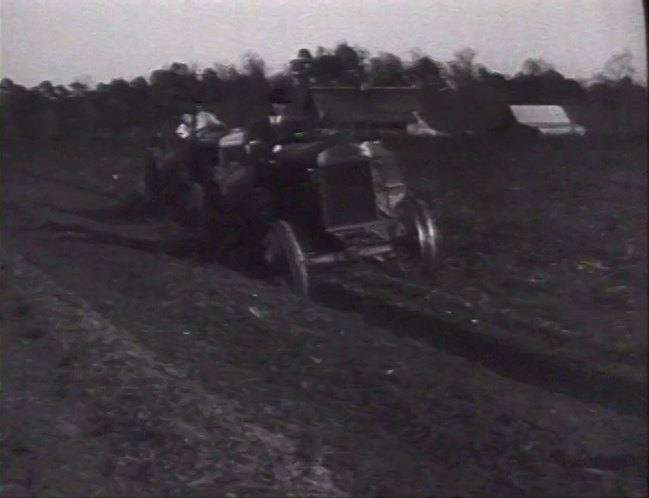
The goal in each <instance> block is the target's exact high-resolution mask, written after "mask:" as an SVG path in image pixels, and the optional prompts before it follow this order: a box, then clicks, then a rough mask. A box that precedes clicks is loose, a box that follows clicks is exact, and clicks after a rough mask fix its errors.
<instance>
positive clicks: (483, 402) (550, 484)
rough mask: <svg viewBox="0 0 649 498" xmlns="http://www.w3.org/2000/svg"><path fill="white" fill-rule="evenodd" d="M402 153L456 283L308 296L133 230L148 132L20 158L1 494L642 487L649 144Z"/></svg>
mask: <svg viewBox="0 0 649 498" xmlns="http://www.w3.org/2000/svg"><path fill="white" fill-rule="evenodd" d="M393 146H394V147H395V148H396V149H398V150H399V152H400V154H402V157H403V158H404V160H405V164H406V165H407V173H408V175H409V178H410V180H411V183H412V184H413V185H414V186H415V188H416V189H417V190H418V191H419V193H420V194H421V195H422V196H425V197H426V198H428V199H429V200H431V201H433V202H434V203H435V206H436V210H437V212H438V214H439V223H440V229H441V232H442V243H443V246H442V247H443V255H442V259H441V260H440V267H439V269H438V271H437V272H436V273H435V274H434V275H433V276H431V277H425V278H424V277H418V278H414V279H404V278H403V276H395V275H390V274H386V273H385V272H382V271H377V270H376V269H375V268H370V267H366V266H361V267H355V268H350V269H341V270H337V271H335V272H333V273H331V274H325V275H322V276H320V277H319V282H320V286H319V289H320V290H319V291H318V292H316V295H315V296H314V298H313V299H305V298H298V297H296V296H293V295H291V294H290V293H288V292H287V291H286V290H285V289H282V288H280V287H277V286H274V285H271V284H269V283H266V282H264V281H261V280H259V279H256V278H252V277H251V276H249V275H247V274H246V272H245V271H243V270H242V269H238V268H231V267H228V266H227V265H226V266H224V265H222V264H217V263H215V262H205V261H202V260H201V259H199V258H197V257H195V255H194V254H193V251H192V247H191V245H189V244H188V243H186V242H183V243H171V242H169V240H168V236H169V231H168V229H166V228H165V227H161V226H159V225H158V224H155V223H153V222H151V221H149V220H145V219H136V217H134V216H133V213H131V215H130V216H123V217H120V216H118V214H119V213H118V211H116V208H117V207H119V206H120V205H123V202H124V200H125V198H126V197H128V195H129V192H131V191H132V186H133V183H134V181H135V179H136V178H137V175H138V174H139V172H140V171H139V167H140V162H139V159H138V154H139V149H138V148H137V147H136V146H134V145H133V144H123V143H114V144H110V146H109V144H108V143H93V144H85V145H84V146H79V145H78V144H76V145H74V144H65V145H62V144H55V145H52V146H51V147H49V148H48V149H47V150H37V149H34V148H31V149H22V150H15V151H11V152H10V153H5V156H4V157H3V161H2V167H3V172H2V175H3V179H2V184H3V188H4V192H3V197H2V201H3V233H2V235H3V245H4V246H5V247H7V248H8V254H9V256H8V257H7V259H8V260H9V261H10V262H11V264H12V267H11V270H10V271H9V273H13V274H14V283H13V284H11V285H8V284H7V285H6V287H8V288H7V289H6V290H5V298H4V300H3V302H4V310H3V334H2V347H3V362H2V397H3V400H2V410H3V415H2V421H3V427H2V439H3V444H2V454H1V455H0V459H1V460H0V465H1V466H2V481H1V483H2V484H1V486H2V488H1V490H2V495H4V496H13V495H16V494H19V493H22V494H24V495H26V496H51V495H60V496H76V495H83V494H91V495H96V496H114V495H118V496H135V495H137V496H159V495H164V496H172V495H183V496H213V495H217V496H223V495H226V494H228V493H229V494H230V495H237V496H239V495H241V496H271V495H272V496H278V495H289V494H291V495H295V496H303V495H322V496H331V495H346V496H348V495H363V496H401V495H403V496H413V495H416V496H431V495H433V496H458V495H462V496H464V495H467V496H501V495H503V496H504V495H507V496H514V495H518V496H520V495H525V496H561V495H568V496H620V495H624V496H646V494H647V488H646V462H647V445H646V441H647V433H646V420H645V418H646V351H647V346H646V319H647V315H646V292H645V291H646V275H647V272H646V257H645V256H646V253H647V249H646V234H645V227H646V218H645V216H646V198H645V197H644V195H645V192H646V177H645V174H646V173H645V170H644V168H645V167H646V157H645V156H644V151H643V150H642V148H641V145H640V144H637V143H606V144H602V143H595V142H589V143H575V142H556V141H555V142H542V143H540V144H536V145H527V146H525V147H524V146H522V145H520V144H517V145H511V144H509V145H508V144H499V145H498V147H496V146H494V145H493V144H484V143H482V144H481V143H478V142H472V143H464V144H461V145H460V144H457V143H454V142H437V143H429V142H422V141H411V140H400V141H399V142H398V143H394V144H393ZM6 281H7V280H6V279H5V282H6ZM453 334H455V336H453V337H455V339H453V337H452V335H453ZM496 344H497V346H496ZM507 345H509V346H507ZM517 352H518V353H519V354H517ZM552 358H557V359H558V360H556V361H555V362H554V363H553V362H552V361H551V359H552ZM521 359H523V360H521ZM580 372H586V374H583V375H581V376H580ZM595 375H599V376H600V377H596V376H595ZM589 376H591V377H589ZM563 377H565V378H566V379H567V380H566V379H562V378H563ZM589 378H590V379H591V380H592V382H591V384H597V383H598V381H601V383H602V384H606V383H609V384H607V385H608V388H607V389H598V387H597V385H591V386H589V385H588V379H589ZM562 380H563V382H562ZM643 383H644V384H643ZM625 389H626V391H625Z"/></svg>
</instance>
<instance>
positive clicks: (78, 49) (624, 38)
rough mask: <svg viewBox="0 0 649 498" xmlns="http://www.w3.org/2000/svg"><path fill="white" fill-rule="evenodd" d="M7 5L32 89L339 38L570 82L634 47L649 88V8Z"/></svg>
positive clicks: (217, 1)
mask: <svg viewBox="0 0 649 498" xmlns="http://www.w3.org/2000/svg"><path fill="white" fill-rule="evenodd" d="M0 2H1V7H2V10H1V11H0V22H1V25H2V32H1V38H0V46H1V49H2V51H1V58H0V74H1V75H2V77H8V78H11V79H12V80H13V81H14V82H16V83H20V84H23V85H27V86H32V85H36V84H38V83H39V82H41V81H43V80H50V81H52V82H53V83H54V84H68V83H71V82H72V81H74V80H76V79H78V78H80V77H88V76H90V77H91V79H92V81H93V82H94V83H99V82H107V81H110V80H111V79H113V78H128V79H131V78H135V77H137V76H141V75H145V76H146V75H148V74H149V73H150V72H151V71H152V70H153V69H155V68H158V67H161V66H163V65H165V64H169V63H171V62H173V61H178V62H187V63H190V62H194V63H197V64H198V65H199V66H200V67H209V66H210V65H212V64H213V63H215V62H220V63H239V61H240V58H241V55H242V54H243V53H244V52H246V51H247V50H251V51H254V52H256V53H257V54H259V55H261V56H262V57H263V58H264V60H265V61H266V62H267V64H268V66H269V68H270V69H271V70H279V69H282V67H283V65H284V64H285V63H286V62H288V61H289V60H290V59H291V58H292V57H294V56H295V54H296V53H297V50H298V49H299V48H302V47H305V48H310V49H312V50H315V48H316V47H317V46H318V45H322V46H324V47H333V46H335V45H336V44H337V43H338V42H341V41H346V42H347V43H349V44H350V45H352V46H353V45H359V46H361V47H364V48H367V49H368V50H370V51H371V52H373V53H376V52H378V51H386V52H392V53H395V54H397V55H399V56H401V57H407V56H408V54H409V52H410V50H412V49H420V50H421V51H423V52H424V53H426V54H428V55H430V56H431V57H433V58H434V59H436V60H442V61H446V60H450V59H451V58H452V57H453V54H454V53H455V52H456V51H458V50H460V49H462V48H464V47H467V46H468V47H471V48H473V49H474V50H476V51H477V53H478V55H477V62H480V63H482V64H484V65H486V66H487V67H488V68H489V69H491V70H494V71H500V72H503V73H506V74H515V73H516V72H517V71H518V70H519V69H520V67H521V65H522V63H523V61H524V60H525V59H527V58H530V57H535V58H542V59H544V60H546V61H548V62H550V63H552V64H554V66H555V67H556V68H557V70H559V71H560V72H562V73H563V74H564V75H566V76H570V77H589V76H592V75H593V74H594V73H595V72H597V71H598V70H599V69H601V68H602V66H603V64H604V62H605V61H606V59H608V58H609V57H610V56H611V55H612V54H614V53H619V52H621V51H622V50H624V49H628V50H630V51H631V52H632V54H633V55H634V59H633V61H634V65H635V67H636V68H637V69H638V71H640V72H641V74H642V78H641V79H643V80H644V81H646V76H645V75H646V71H647V64H646V61H647V57H646V42H645V30H644V17H643V16H644V13H643V5H642V4H643V2H642V0H0Z"/></svg>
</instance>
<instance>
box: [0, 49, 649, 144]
mask: <svg viewBox="0 0 649 498" xmlns="http://www.w3.org/2000/svg"><path fill="white" fill-rule="evenodd" d="M296 74H300V75H301V76H302V77H303V78H306V79H307V80H308V81H309V82H310V83H311V84H313V85H324V86H352V87H359V86H360V87H363V86H369V87H371V86H382V87H386V86H387V87H403V86H410V87H418V88H421V91H422V95H425V96H426V97H427V98H428V99H429V101H430V102H432V103H433V105H435V104H436V103H440V104H445V103H446V104H448V102H455V103H456V104H457V105H455V107H452V109H457V111H453V110H452V111H451V112H458V113H459V112H463V113H464V112H469V113H471V112H475V113H479V112H481V110H484V109H489V108H494V107H496V108H499V107H504V106H507V105H510V104H560V105H564V106H567V107H569V108H571V109H574V112H575V113H577V121H579V120H581V121H583V122H584V124H585V125H586V127H587V128H593V127H595V128H596V127H597V126H600V127H604V128H606V127H608V128H610V129H613V130H618V129H623V130H626V131H628V129H633V130H637V129H639V128H643V127H644V126H645V124H644V123H645V121H646V116H647V112H646V107H647V93H646V88H645V87H644V86H643V85H642V84H640V83H638V82H637V81H636V78H637V76H638V75H637V74H636V70H635V69H634V67H633V65H632V56H631V54H630V53H629V52H622V53H620V54H616V55H613V56H612V57H611V58H610V59H609V60H608V61H606V62H605V63H604V65H603V68H602V70H601V71H600V72H598V73H597V74H595V75H593V76H592V77H591V78H589V79H587V80H576V79H572V78H567V77H565V76H564V75H562V74H561V73H560V72H558V71H557V70H556V68H554V67H553V66H552V65H551V64H549V63H548V62H546V61H544V60H541V59H528V60H526V61H524V63H523V64H522V67H521V69H520V71H519V72H517V73H516V74H514V75H504V74H501V73H499V72H496V71H492V70H490V69H488V68H487V67H486V66H484V65H483V64H480V63H479V62H478V58H477V53H476V52H475V51H474V50H472V49H470V48H466V49H463V50H460V51H458V52H457V53H456V54H455V56H454V58H453V59H452V60H450V61H444V62H442V61H438V60H435V59H433V58H432V57H430V56H429V55H426V54H424V53H423V52H421V51H413V52H412V53H411V54H410V57H409V58H408V59H407V60H403V59H402V58H400V57H398V56H396V55H395V54H392V53H389V52H379V53H377V54H371V53H370V52H369V51H367V50H365V49H363V48H359V47H352V46H350V45H349V44H347V43H339V44H338V45H336V46H335V47H333V48H324V47H318V48H317V49H316V50H315V51H313V52H311V51H310V50H308V49H301V50H299V51H298V57H297V58H295V59H294V60H292V61H291V62H290V63H288V64H287V66H286V68H285V69H284V70H282V71H279V72H276V73H274V74H268V71H267V70H266V65H265V63H264V61H263V60H262V59H261V58H260V57H259V56H257V55H255V54H252V53H248V54H246V55H245V56H244V58H243V61H242V63H241V64H240V65H239V66H238V67H236V66H234V65H223V64H215V65H213V66H212V67H208V68H205V69H199V68H197V67H192V66H190V65H188V64H185V63H180V62H174V63H172V64H170V65H168V66H167V67H164V68H160V69H156V70H154V71H153V72H152V73H151V74H150V75H148V77H144V76H140V77H137V78H135V79H133V80H131V81H127V80H125V79H122V78H116V79H113V80H112V81H110V82H107V83H99V84H97V85H96V86H95V85H91V84H89V83H88V82H83V81H80V80H78V81H75V82H72V83H71V84H69V85H54V84H52V83H51V82H50V81H43V82H42V83H40V84H38V85H36V86H34V87H32V88H27V87H25V86H22V85H20V84H18V83H15V82H13V81H11V80H10V79H7V78H5V79H2V81H1V82H0V111H1V112H2V136H3V137H4V138H6V139H11V138H46V137H55V136H59V137H64V136H66V135H71V134H78V133H98V134H106V133H109V134H124V133H136V132H137V131H138V130H147V129H151V128H152V127H156V126H160V125H164V124H165V123H173V122H175V121H176V120H177V119H178V116H179V114H181V113H183V112H187V111H188V110H190V109H191V108H192V107H193V103H194V102H195V101H196V100H200V101H202V102H204V103H205V104H206V105H207V106H208V107H211V108H212V109H213V110H215V111H216V112H217V114H218V115H219V117H221V119H223V120H224V121H225V122H226V123H227V124H228V125H230V126H245V125H248V124H250V123H252V122H254V121H256V120H259V119H261V118H263V117H265V116H267V115H269V114H270V113H271V112H272V107H271V100H272V95H273V94H274V91H275V90H277V89H278V88H282V87H286V86H290V85H291V84H292V79H293V78H294V77H295V75H296ZM447 108H448V105H447Z"/></svg>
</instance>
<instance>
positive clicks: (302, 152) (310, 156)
mask: <svg viewBox="0 0 649 498" xmlns="http://www.w3.org/2000/svg"><path fill="white" fill-rule="evenodd" d="M326 147H327V144H326V143H325V142H324V141H316V142H308V143H292V144H286V145H282V146H281V147H280V148H279V150H277V151H275V158H276V159H277V162H278V163H279V164H286V165H291V166H305V167H309V168H311V167H314V166H316V164H317V162H318V154H320V152H322V151H323V150H324V149H325V148H326Z"/></svg>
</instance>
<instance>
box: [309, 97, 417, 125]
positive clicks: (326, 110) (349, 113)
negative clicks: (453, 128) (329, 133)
mask: <svg viewBox="0 0 649 498" xmlns="http://www.w3.org/2000/svg"><path fill="white" fill-rule="evenodd" d="M311 95H312V97H313V101H314V102H315V105H316V108H317V109H318V114H319V116H320V121H321V122H322V123H323V124H325V125H326V126H335V127H346V126H352V127H354V126H362V127H377V128H397V129H402V130H405V128H406V126H407V125H409V124H411V123H415V122H416V119H415V117H414V115H413V112H415V111H418V110H419V106H420V103H419V90H418V89H415V88H397V87H394V88H392V87H372V88H367V89H361V88H356V87H311Z"/></svg>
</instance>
